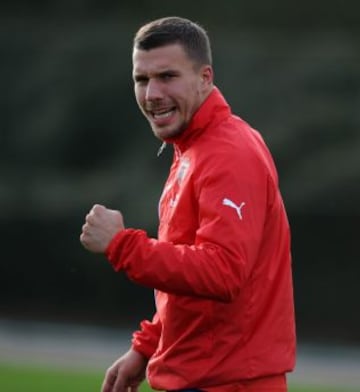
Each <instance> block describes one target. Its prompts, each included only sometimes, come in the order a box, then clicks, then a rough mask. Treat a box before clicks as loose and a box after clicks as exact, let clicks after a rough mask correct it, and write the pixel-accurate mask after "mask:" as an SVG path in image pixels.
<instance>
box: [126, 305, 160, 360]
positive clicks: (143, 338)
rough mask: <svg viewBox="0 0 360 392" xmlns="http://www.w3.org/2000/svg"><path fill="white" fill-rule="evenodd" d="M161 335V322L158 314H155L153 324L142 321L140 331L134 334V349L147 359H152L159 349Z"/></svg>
mask: <svg viewBox="0 0 360 392" xmlns="http://www.w3.org/2000/svg"><path fill="white" fill-rule="evenodd" d="M160 335H161V322H160V319H159V317H158V315H157V313H155V315H154V317H153V320H152V322H150V321H148V320H144V321H142V322H141V324H140V330H139V331H136V332H134V333H133V338H132V340H131V342H132V348H133V349H134V350H135V351H137V352H139V353H141V354H142V355H144V356H145V357H146V358H150V357H151V356H152V355H153V354H154V352H155V350H156V348H157V347H158V343H159V339H160Z"/></svg>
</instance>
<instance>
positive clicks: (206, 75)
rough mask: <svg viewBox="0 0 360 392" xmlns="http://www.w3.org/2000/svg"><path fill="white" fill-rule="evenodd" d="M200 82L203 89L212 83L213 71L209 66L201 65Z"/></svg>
mask: <svg viewBox="0 0 360 392" xmlns="http://www.w3.org/2000/svg"><path fill="white" fill-rule="evenodd" d="M200 73H201V81H202V84H203V87H204V88H207V87H209V86H212V84H213V81H214V71H213V69H212V66H211V65H203V66H202V67H201V70H200Z"/></svg>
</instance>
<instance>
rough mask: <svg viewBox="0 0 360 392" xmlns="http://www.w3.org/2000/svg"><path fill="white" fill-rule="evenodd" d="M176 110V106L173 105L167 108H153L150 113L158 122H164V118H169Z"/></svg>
mask: <svg viewBox="0 0 360 392" xmlns="http://www.w3.org/2000/svg"><path fill="white" fill-rule="evenodd" d="M175 110H176V108H175V107H172V108H166V109H157V110H152V111H150V112H149V113H150V115H151V117H152V118H153V119H154V120H155V121H156V122H162V121H163V120H167V119H169V118H170V117H171V116H172V115H173V114H174V113H175Z"/></svg>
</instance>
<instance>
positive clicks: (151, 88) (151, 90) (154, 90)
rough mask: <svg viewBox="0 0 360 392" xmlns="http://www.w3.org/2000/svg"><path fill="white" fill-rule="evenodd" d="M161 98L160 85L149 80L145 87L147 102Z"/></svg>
mask: <svg viewBox="0 0 360 392" xmlns="http://www.w3.org/2000/svg"><path fill="white" fill-rule="evenodd" d="M162 96H163V94H162V90H161V86H160V83H159V82H158V81H157V80H156V79H149V81H148V83H147V86H146V94H145V98H146V100H147V101H155V100H158V99H161V98H162Z"/></svg>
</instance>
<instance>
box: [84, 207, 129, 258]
mask: <svg viewBox="0 0 360 392" xmlns="http://www.w3.org/2000/svg"><path fill="white" fill-rule="evenodd" d="M124 228H125V227H124V220H123V217H122V214H121V212H120V211H115V210H109V209H107V208H106V207H104V206H102V205H99V204H95V205H94V207H93V208H92V209H91V210H90V212H89V213H88V214H87V215H86V219H85V224H84V225H83V227H82V233H81V235H80V242H81V243H82V245H83V246H84V247H85V248H86V249H88V250H90V251H91V252H95V253H104V252H105V250H106V248H107V246H108V245H109V243H110V241H111V240H112V238H113V237H114V236H115V234H116V233H118V232H119V231H120V230H124Z"/></svg>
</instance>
